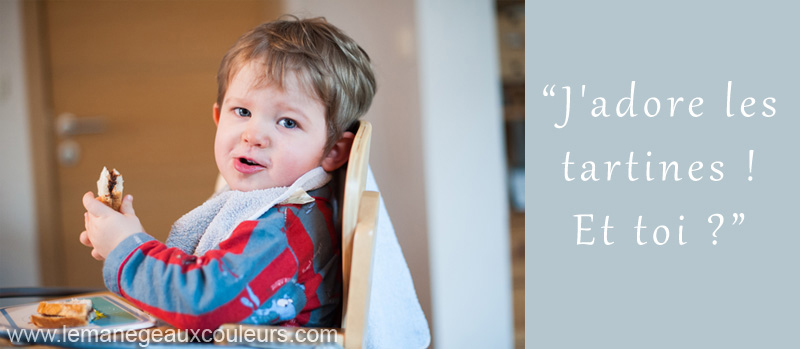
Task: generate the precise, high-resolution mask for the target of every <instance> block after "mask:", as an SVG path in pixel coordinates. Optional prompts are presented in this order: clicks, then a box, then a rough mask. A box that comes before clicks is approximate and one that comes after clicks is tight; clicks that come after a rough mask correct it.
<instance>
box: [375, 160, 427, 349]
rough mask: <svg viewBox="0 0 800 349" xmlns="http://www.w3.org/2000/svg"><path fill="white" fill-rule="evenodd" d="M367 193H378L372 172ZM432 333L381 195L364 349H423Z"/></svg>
mask: <svg viewBox="0 0 800 349" xmlns="http://www.w3.org/2000/svg"><path fill="white" fill-rule="evenodd" d="M366 190H372V191H378V192H380V190H378V185H377V184H376V183H375V177H374V176H373V175H372V169H369V170H368V174H367V186H366ZM430 343H431V333H430V330H429V329H428V321H427V320H426V319H425V314H424V313H423V312H422V307H421V306H420V305H419V300H418V299H417V292H416V291H415V290H414V281H413V280H412V279H411V273H410V272H409V271H408V265H407V264H406V260H405V258H404V257H403V252H402V251H401V249H400V244H399V243H398V242H397V236H395V233H394V227H393V226H392V221H391V220H390V219H389V213H388V212H387V211H386V205H384V203H383V196H381V202H380V209H379V212H378V228H377V235H376V242H375V262H374V264H373V266H372V291H371V293H370V306H369V314H368V318H367V333H366V338H365V344H366V345H365V346H366V347H367V348H426V347H428V346H430Z"/></svg>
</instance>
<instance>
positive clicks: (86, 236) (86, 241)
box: [80, 230, 94, 247]
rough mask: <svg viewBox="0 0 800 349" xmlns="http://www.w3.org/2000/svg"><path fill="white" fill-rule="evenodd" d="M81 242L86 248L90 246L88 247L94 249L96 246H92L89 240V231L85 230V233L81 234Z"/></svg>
mask: <svg viewBox="0 0 800 349" xmlns="http://www.w3.org/2000/svg"><path fill="white" fill-rule="evenodd" d="M80 240H81V243H82V244H83V245H84V246H88V247H94V246H92V242H91V241H90V240H89V232H88V231H85V230H84V231H83V232H82V233H81V237H80Z"/></svg>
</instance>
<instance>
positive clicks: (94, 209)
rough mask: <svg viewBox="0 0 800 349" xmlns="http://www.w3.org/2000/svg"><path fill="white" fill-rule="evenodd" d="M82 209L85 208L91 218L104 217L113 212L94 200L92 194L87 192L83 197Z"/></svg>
mask: <svg viewBox="0 0 800 349" xmlns="http://www.w3.org/2000/svg"><path fill="white" fill-rule="evenodd" d="M83 207H85V208H86V211H89V214H91V215H92V216H100V215H106V214H110V213H112V212H114V210H113V209H112V208H111V207H108V206H106V205H105V204H104V203H102V202H100V201H97V200H95V198H94V193H92V192H87V193H86V194H84V195H83Z"/></svg>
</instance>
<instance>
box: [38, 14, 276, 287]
mask: <svg viewBox="0 0 800 349" xmlns="http://www.w3.org/2000/svg"><path fill="white" fill-rule="evenodd" d="M276 10H277V7H276V5H275V3H274V2H262V1H45V2H44V3H40V5H39V8H38V11H37V12H38V15H37V16H38V18H37V20H38V23H39V26H38V28H39V31H40V34H39V39H40V40H41V41H40V42H41V43H42V45H43V46H41V47H42V48H43V50H42V57H43V59H44V62H45V64H44V66H45V69H44V70H43V77H44V81H45V85H44V86H45V89H47V90H49V91H48V92H49V93H46V94H47V95H49V96H50V98H49V99H50V101H49V104H51V105H50V109H51V111H50V112H48V113H47V114H48V115H49V116H50V117H52V118H56V117H57V116H58V115H60V114H62V113H72V114H74V115H75V116H76V118H77V119H78V120H86V118H91V117H94V118H95V120H100V121H99V122H100V123H102V124H104V125H105V126H104V127H105V130H104V131H102V132H100V133H95V134H77V135H72V136H59V135H57V134H54V135H53V137H54V140H53V141H52V142H51V143H52V145H53V147H62V148H63V147H66V145H69V142H73V145H77V149H78V150H79V154H78V156H77V161H76V163H75V164H73V165H67V164H64V163H62V162H60V160H59V156H58V150H52V153H53V154H55V155H56V156H54V157H55V159H53V161H55V162H56V164H54V165H52V167H51V168H53V169H55V171H54V173H53V174H52V175H53V176H55V177H56V179H55V181H54V183H55V187H56V189H55V190H54V193H52V196H51V198H50V199H51V200H56V201H57V203H58V204H57V205H55V206H57V207H58V208H57V211H58V212H57V213H56V214H55V217H57V218H55V220H60V224H59V225H58V227H57V229H56V230H58V231H59V232H56V233H52V234H50V233H43V236H41V238H42V239H55V242H56V243H57V244H58V246H57V247H56V248H58V249H59V250H60V252H59V254H60V257H59V258H58V259H57V260H52V261H49V260H48V256H43V258H42V263H43V269H45V270H44V272H43V275H45V276H46V277H47V276H48V275H50V276H53V275H56V276H53V277H51V279H50V280H44V284H45V285H54V284H60V285H66V286H80V287H85V286H102V285H103V281H102V273H101V269H102V263H101V262H98V261H95V260H94V259H93V258H92V257H91V256H90V250H89V249H88V248H86V247H84V246H83V245H81V244H80V242H79V241H78V235H79V234H80V232H81V231H82V230H83V212H84V211H85V210H84V208H83V206H82V205H81V196H82V195H83V194H84V193H85V192H87V191H89V190H91V191H93V192H96V187H95V182H96V180H97V177H98V176H99V174H100V170H101V169H102V168H103V166H108V167H109V169H110V168H112V167H114V168H116V169H118V170H119V171H120V172H122V174H123V176H124V178H125V193H126V194H132V195H133V196H134V198H135V200H134V208H135V209H136V213H137V215H138V216H139V218H140V220H141V221H142V224H143V226H144V227H145V230H146V231H147V232H148V233H150V234H151V235H153V236H155V237H156V238H158V239H160V240H162V241H163V240H164V239H166V236H167V233H168V232H169V229H170V226H171V224H172V222H174V221H175V220H176V219H178V218H179V217H180V216H181V215H183V214H184V213H186V212H188V211H189V210H191V209H192V208H194V207H196V206H197V205H199V204H201V203H202V202H203V201H204V200H205V199H207V198H208V196H209V195H210V194H211V193H212V191H213V188H214V182H215V178H216V175H217V169H216V165H215V162H214V156H213V140H214V132H215V127H214V124H213V121H212V118H211V107H212V105H213V103H214V101H215V98H216V71H217V67H218V65H219V61H220V60H221V59H222V56H223V55H224V53H225V51H226V50H227V49H228V48H229V47H230V46H231V45H233V43H234V42H235V40H236V39H237V38H238V37H239V36H240V35H241V34H243V33H244V32H245V31H247V30H248V29H250V28H252V27H254V26H255V25H257V24H258V23H261V22H262V21H264V20H269V19H272V18H275V17H277V15H279V13H276V12H275V11H276ZM53 123H55V122H53ZM65 143H67V144H66V145H65ZM65 149H66V148H65ZM48 234H50V235H48ZM48 269H49V270H48ZM60 275H63V277H62V276H60Z"/></svg>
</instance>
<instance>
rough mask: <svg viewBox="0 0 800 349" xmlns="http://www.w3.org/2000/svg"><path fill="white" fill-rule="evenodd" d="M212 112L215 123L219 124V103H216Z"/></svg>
mask: <svg viewBox="0 0 800 349" xmlns="http://www.w3.org/2000/svg"><path fill="white" fill-rule="evenodd" d="M212 113H213V115H212V116H213V117H214V124H215V125H217V126H219V104H217V103H214V107H213V108H212Z"/></svg>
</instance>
